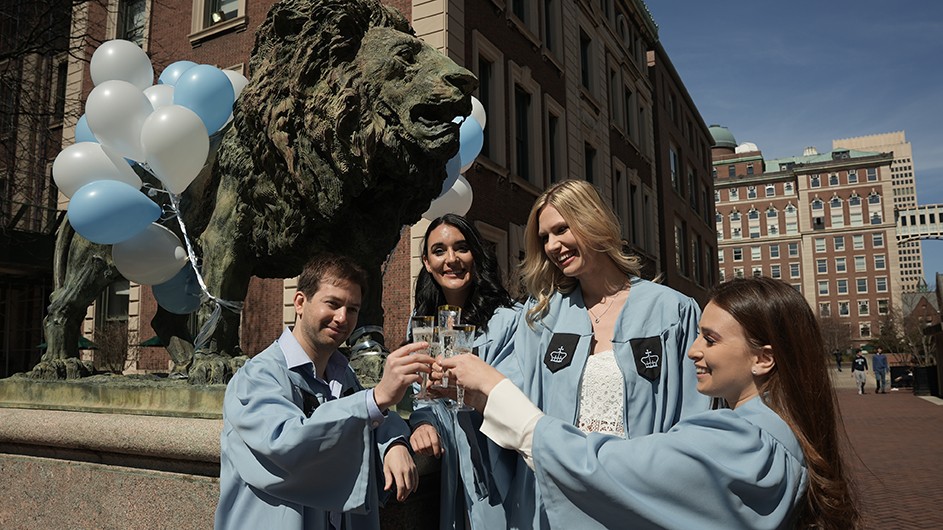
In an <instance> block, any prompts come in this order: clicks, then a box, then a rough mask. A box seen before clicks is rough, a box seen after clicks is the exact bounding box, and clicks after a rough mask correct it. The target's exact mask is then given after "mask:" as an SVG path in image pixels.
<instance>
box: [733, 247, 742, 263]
mask: <svg viewBox="0 0 943 530" xmlns="http://www.w3.org/2000/svg"><path fill="white" fill-rule="evenodd" d="M733 260H734V261H743V248H742V247H734V248H733Z"/></svg>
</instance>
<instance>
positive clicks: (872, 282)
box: [711, 125, 901, 346]
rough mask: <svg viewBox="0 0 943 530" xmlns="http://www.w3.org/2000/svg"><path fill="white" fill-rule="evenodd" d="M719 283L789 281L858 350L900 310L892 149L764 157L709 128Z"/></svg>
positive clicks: (719, 129) (721, 129)
mask: <svg viewBox="0 0 943 530" xmlns="http://www.w3.org/2000/svg"><path fill="white" fill-rule="evenodd" d="M711 133H712V134H713V136H714V140H715V147H714V149H713V155H712V156H713V165H714V188H715V189H714V199H715V201H716V203H717V211H716V213H715V223H716V229H717V240H718V247H719V248H718V261H719V262H720V276H721V280H723V279H724V278H731V277H734V276H737V277H742V276H745V275H748V274H751V275H754V276H760V275H762V276H770V277H773V278H778V279H782V280H784V281H787V282H789V283H791V284H793V285H794V286H795V287H796V289H798V290H799V291H800V292H802V293H803V294H804V295H805V297H806V300H808V302H809V305H810V306H812V308H813V309H814V310H815V311H816V313H817V314H818V315H819V317H820V318H822V319H828V322H829V323H831V325H834V326H839V327H842V328H844V329H845V330H846V332H847V339H848V345H850V346H861V345H863V344H864V343H866V342H867V341H868V340H869V339H870V338H871V337H872V336H875V335H877V334H878V332H879V329H880V322H881V320H882V318H884V316H885V315H887V314H889V312H890V310H891V308H892V307H900V301H901V282H900V276H899V274H898V271H899V268H900V265H899V262H898V252H897V239H896V233H895V224H894V222H895V220H894V209H893V201H892V200H891V198H892V197H893V196H894V194H893V186H892V181H891V175H890V165H891V163H892V160H893V155H892V154H891V153H873V152H863V151H856V150H852V149H843V148H842V149H834V150H832V151H831V152H828V153H824V154H819V153H818V152H816V150H815V149H814V148H807V149H806V152H805V153H804V154H803V155H802V156H795V157H789V158H782V159H776V160H765V159H764V158H763V155H762V152H761V151H760V150H759V149H758V148H757V147H756V145H754V144H751V143H744V144H741V145H737V143H736V141H735V140H734V137H733V135H732V134H731V133H730V131H729V130H727V129H726V128H724V127H720V126H716V125H714V126H711Z"/></svg>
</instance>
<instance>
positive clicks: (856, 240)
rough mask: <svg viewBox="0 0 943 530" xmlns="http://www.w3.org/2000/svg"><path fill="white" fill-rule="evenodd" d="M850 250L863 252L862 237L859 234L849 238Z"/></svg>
mask: <svg viewBox="0 0 943 530" xmlns="http://www.w3.org/2000/svg"><path fill="white" fill-rule="evenodd" d="M851 248H853V249H855V250H864V236H863V235H861V234H856V235H853V236H851Z"/></svg>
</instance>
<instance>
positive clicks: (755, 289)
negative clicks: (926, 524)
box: [711, 277, 861, 530]
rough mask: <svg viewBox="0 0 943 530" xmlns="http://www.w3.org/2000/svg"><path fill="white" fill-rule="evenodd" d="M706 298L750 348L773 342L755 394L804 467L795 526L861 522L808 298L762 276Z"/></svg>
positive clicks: (723, 286) (856, 525) (737, 282)
mask: <svg viewBox="0 0 943 530" xmlns="http://www.w3.org/2000/svg"><path fill="white" fill-rule="evenodd" d="M711 302H712V303H713V304H715V305H717V306H718V307H720V308H721V309H723V310H724V311H726V312H727V313H729V314H730V315H731V316H732V317H733V318H734V319H735V320H736V321H737V322H738V323H740V325H741V326H742V327H743V330H744V332H745V334H746V336H747V337H748V338H749V340H750V342H751V343H752V344H753V345H754V346H756V347H762V346H765V345H769V346H772V349H773V358H774V359H775V362H776V365H775V367H774V368H773V370H772V371H771V372H770V374H769V375H768V377H767V379H766V381H765V382H763V383H762V385H761V387H760V395H761V396H763V401H764V402H765V403H766V404H767V406H769V407H770V409H772V410H773V411H775V412H776V413H777V414H779V416H780V417H782V418H783V420H785V422H786V423H787V424H788V425H789V426H790V427H791V428H792V431H793V432H794V433H795V435H796V438H797V439H798V440H799V444H800V445H801V446H802V452H803V454H804V455H805V460H806V466H807V468H808V472H809V489H808V491H807V492H806V495H805V497H804V501H803V502H802V503H801V504H800V505H799V506H798V507H797V510H798V511H797V514H796V519H795V520H796V523H797V524H796V528H823V529H836V530H837V529H849V528H851V529H854V528H860V526H861V522H860V514H859V513H858V507H857V503H856V500H855V498H854V495H853V493H852V488H851V484H850V478H849V477H848V476H847V474H846V471H845V470H844V467H843V466H842V458H841V453H840V449H839V447H840V439H839V428H838V427H839V424H840V418H839V416H838V402H837V398H836V396H835V390H834V388H833V387H832V382H831V378H830V377H829V373H828V368H827V364H826V357H825V345H824V342H823V341H822V334H821V331H820V329H819V325H818V322H817V321H816V318H815V315H814V314H813V313H812V310H811V308H810V307H809V304H808V302H806V300H805V298H804V297H803V296H802V295H801V294H800V293H799V292H798V291H796V290H795V289H794V288H793V287H792V286H791V285H789V284H787V283H784V282H781V281H779V280H774V279H772V278H762V277H761V278H748V279H743V278H739V279H734V280H731V281H728V282H725V283H722V284H720V285H719V286H717V288H716V289H715V290H714V294H713V296H712V298H711ZM842 432H843V430H842Z"/></svg>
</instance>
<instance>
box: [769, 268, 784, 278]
mask: <svg viewBox="0 0 943 530" xmlns="http://www.w3.org/2000/svg"><path fill="white" fill-rule="evenodd" d="M769 275H770V276H771V277H773V278H775V279H777V280H779V279H781V278H782V277H783V272H782V267H780V266H779V265H770V267H769Z"/></svg>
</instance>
